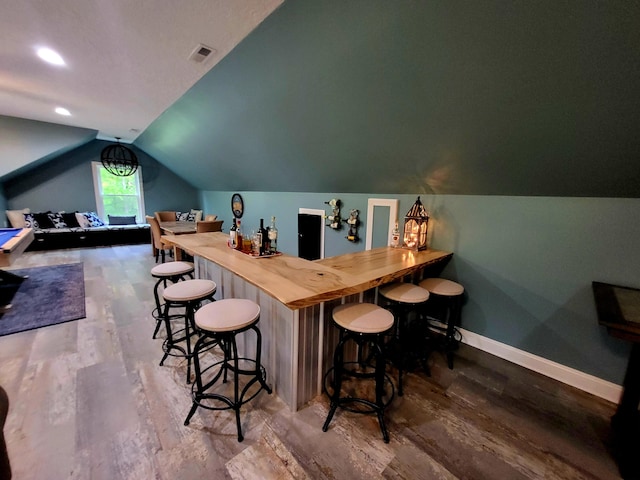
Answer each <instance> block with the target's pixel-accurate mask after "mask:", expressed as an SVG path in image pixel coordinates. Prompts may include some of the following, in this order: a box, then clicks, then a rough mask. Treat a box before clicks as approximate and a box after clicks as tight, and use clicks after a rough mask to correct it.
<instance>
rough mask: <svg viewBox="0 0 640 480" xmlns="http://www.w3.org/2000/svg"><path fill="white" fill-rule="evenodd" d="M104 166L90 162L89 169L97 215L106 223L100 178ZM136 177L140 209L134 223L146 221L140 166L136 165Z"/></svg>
mask: <svg viewBox="0 0 640 480" xmlns="http://www.w3.org/2000/svg"><path fill="white" fill-rule="evenodd" d="M101 168H104V167H103V166H102V163H100V162H91V170H92V172H93V191H94V194H95V196H96V210H97V212H96V213H97V214H98V217H100V218H101V219H102V221H104V222H105V223H107V221H108V219H107V217H106V215H105V213H104V202H103V201H102V181H101V180H100V169H101ZM134 176H135V179H136V183H137V185H136V188H137V189H138V192H139V194H140V195H139V196H138V209H139V210H140V217H142V218H138V216H137V215H136V223H146V218H145V212H146V210H145V208H144V190H143V189H142V167H141V166H138V170H137V171H136V173H135V174H134Z"/></svg>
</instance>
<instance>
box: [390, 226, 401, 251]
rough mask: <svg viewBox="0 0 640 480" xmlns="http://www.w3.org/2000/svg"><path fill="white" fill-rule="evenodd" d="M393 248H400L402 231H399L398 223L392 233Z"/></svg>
mask: <svg viewBox="0 0 640 480" xmlns="http://www.w3.org/2000/svg"><path fill="white" fill-rule="evenodd" d="M391 246H392V247H396V248H397V247H399V246H400V230H398V222H396V226H395V227H393V231H392V232H391Z"/></svg>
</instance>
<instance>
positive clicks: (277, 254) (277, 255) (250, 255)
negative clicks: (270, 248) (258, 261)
mask: <svg viewBox="0 0 640 480" xmlns="http://www.w3.org/2000/svg"><path fill="white" fill-rule="evenodd" d="M227 246H228V247H229V248H231V245H229V244H228V243H227ZM231 250H235V251H236V252H239V253H242V254H244V255H246V256H247V257H251V258H271V257H279V256H280V255H282V252H276V253H268V254H266V255H254V254H253V253H251V252H245V251H244V250H237V249H235V248H231Z"/></svg>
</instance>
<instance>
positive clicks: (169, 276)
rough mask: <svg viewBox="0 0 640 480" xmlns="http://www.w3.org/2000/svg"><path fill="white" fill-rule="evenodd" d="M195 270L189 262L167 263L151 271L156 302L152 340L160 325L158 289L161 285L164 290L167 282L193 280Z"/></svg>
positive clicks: (160, 307)
mask: <svg viewBox="0 0 640 480" xmlns="http://www.w3.org/2000/svg"><path fill="white" fill-rule="evenodd" d="M194 270H195V268H194V266H193V263H191V262H167V263H161V264H160V265H156V266H155V267H153V268H152V269H151V276H152V277H153V278H157V279H158V281H157V282H156V284H155V286H154V287H153V298H154V300H155V302H156V308H155V309H154V310H153V312H152V315H153V318H155V320H156V328H155V330H154V331H153V338H156V335H157V334H158V331H159V330H160V325H162V321H163V316H162V307H163V305H161V304H160V296H159V295H158V288H159V287H160V285H161V284H162V285H163V287H164V288H167V282H171V283H177V282H179V281H180V280H184V279H185V276H189V277H190V278H193V272H194Z"/></svg>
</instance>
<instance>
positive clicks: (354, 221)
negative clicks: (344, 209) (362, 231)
mask: <svg viewBox="0 0 640 480" xmlns="http://www.w3.org/2000/svg"><path fill="white" fill-rule="evenodd" d="M359 214H360V211H359V210H356V209H355V208H354V209H353V210H351V212H349V218H348V219H347V220H346V222H347V224H348V225H349V233H348V234H347V240H349V241H350V242H354V243H355V242H357V241H358V240H360V239H359V238H358V225H360V220H358V215H359Z"/></svg>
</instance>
